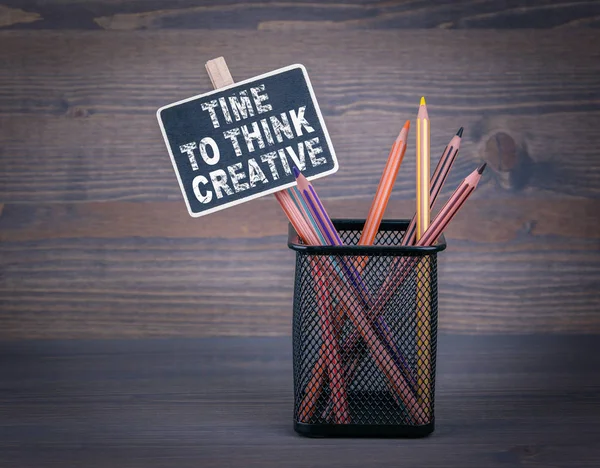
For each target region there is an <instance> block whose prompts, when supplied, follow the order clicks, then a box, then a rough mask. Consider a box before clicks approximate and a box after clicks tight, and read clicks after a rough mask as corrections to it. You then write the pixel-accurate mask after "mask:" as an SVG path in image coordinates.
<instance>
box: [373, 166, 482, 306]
mask: <svg viewBox="0 0 600 468" xmlns="http://www.w3.org/2000/svg"><path fill="white" fill-rule="evenodd" d="M485 167H486V164H482V165H481V166H479V167H478V168H477V169H475V170H474V171H473V172H472V173H471V174H469V175H468V176H467V177H466V178H465V179H464V180H463V181H462V182H461V183H460V185H459V186H458V187H457V189H456V190H455V191H454V193H453V194H452V195H451V196H450V198H449V199H448V201H447V202H446V203H445V204H444V207H443V208H442V209H441V210H440V212H439V213H438V214H437V216H436V217H435V218H434V220H433V222H432V223H431V225H430V226H429V229H427V231H426V232H425V233H424V234H423V237H422V238H421V239H419V240H418V241H417V242H416V245H417V246H418V247H427V246H431V245H434V244H435V243H436V242H437V239H438V237H439V236H440V235H441V233H442V232H443V230H444V229H445V228H446V226H447V225H448V223H449V222H450V221H452V218H453V217H454V216H455V215H456V213H457V212H458V210H459V209H460V208H461V206H462V205H463V204H464V202H465V201H466V199H467V198H468V197H469V196H470V195H471V193H472V192H473V190H475V188H476V187H477V184H478V183H479V180H480V179H481V174H482V173H483V171H484V169H485ZM417 262H418V258H417V257H401V261H400V262H399V264H398V265H397V266H396V268H395V269H394V274H393V275H391V277H389V279H390V280H389V281H386V283H387V287H386V286H384V287H382V288H381V289H380V291H379V294H378V296H377V297H376V298H375V301H374V304H373V308H372V309H371V312H372V313H374V314H378V313H381V312H382V311H383V307H384V306H385V304H386V302H387V301H388V300H389V299H390V297H391V296H392V295H393V293H394V292H395V291H396V290H397V289H398V288H399V287H400V285H401V284H402V281H404V279H405V278H406V276H407V275H408V273H410V270H411V269H410V268H407V267H411V266H414V265H415V264H416V263H417Z"/></svg>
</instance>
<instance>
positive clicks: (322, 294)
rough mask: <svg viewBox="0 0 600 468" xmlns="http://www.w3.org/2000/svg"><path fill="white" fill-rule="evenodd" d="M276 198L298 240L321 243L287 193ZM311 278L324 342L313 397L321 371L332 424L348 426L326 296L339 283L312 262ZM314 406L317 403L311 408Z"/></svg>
mask: <svg viewBox="0 0 600 468" xmlns="http://www.w3.org/2000/svg"><path fill="white" fill-rule="evenodd" d="M275 198H276V199H277V201H278V202H279V204H280V205H281V208H282V209H283V211H284V212H285V214H286V215H287V217H288V219H289V220H290V223H291V224H292V226H294V229H295V230H296V232H297V233H298V235H299V236H300V238H301V239H302V240H303V241H304V242H305V243H307V244H309V245H319V244H320V240H319V238H318V236H317V234H316V232H315V231H314V228H313V227H312V226H311V225H309V224H308V223H307V222H306V220H305V218H304V216H303V215H302V214H301V212H300V210H299V209H298V207H297V206H296V205H295V203H294V202H293V200H292V196H291V195H290V193H289V192H288V191H280V192H276V193H275ZM311 268H312V274H313V276H314V277H315V279H316V281H317V285H318V288H316V291H315V292H316V293H317V297H318V301H319V302H318V305H317V308H318V311H319V315H320V323H321V330H322V333H323V338H324V341H325V343H324V345H326V346H324V347H323V349H322V350H321V352H320V356H323V357H324V360H320V361H321V362H320V366H321V367H322V369H317V371H316V376H317V378H318V379H319V380H320V385H318V386H317V387H315V389H314V393H315V396H316V398H317V399H318V395H319V394H320V392H321V389H322V384H323V378H324V375H323V371H324V370H325V369H327V371H328V377H329V381H330V383H331V401H332V404H333V411H334V416H335V421H336V422H338V423H348V422H350V417H349V413H348V401H347V397H346V387H345V383H344V380H343V371H342V364H341V360H340V356H339V353H340V352H339V343H338V340H337V336H336V335H337V329H336V326H335V325H336V319H335V318H334V317H333V308H332V307H331V301H330V296H329V289H330V288H328V283H329V282H330V281H336V282H337V281H339V280H338V277H337V275H336V276H327V275H325V276H324V275H323V274H322V272H321V271H320V268H319V266H318V265H317V264H316V262H311ZM308 403H310V400H309V401H308V402H307V403H306V404H305V403H304V402H303V407H302V408H304V409H302V411H300V414H301V415H302V414H304V413H306V412H307V411H310V406H306V405H307V404H308ZM314 403H316V399H315V400H314V402H313V404H314Z"/></svg>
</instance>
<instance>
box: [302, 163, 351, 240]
mask: <svg viewBox="0 0 600 468" xmlns="http://www.w3.org/2000/svg"><path fill="white" fill-rule="evenodd" d="M293 171H294V176H295V177H296V183H297V184H298V190H299V191H300V194H301V195H302V198H303V199H304V201H305V202H306V204H307V206H308V208H309V210H310V213H311V214H312V216H313V217H314V219H315V221H316V222H317V225H318V226H319V229H320V230H321V232H322V233H323V236H324V237H325V241H326V242H327V245H343V243H342V239H341V238H340V235H339V234H338V232H337V231H336V230H335V227H334V226H333V223H332V222H331V218H330V217H329V215H328V214H327V211H325V207H324V206H323V204H322V203H321V200H319V197H318V196H317V192H316V191H315V189H314V187H313V186H312V184H311V183H310V182H309V181H308V179H307V178H306V177H304V175H303V174H302V173H301V172H300V170H299V169H298V168H297V167H294V168H293Z"/></svg>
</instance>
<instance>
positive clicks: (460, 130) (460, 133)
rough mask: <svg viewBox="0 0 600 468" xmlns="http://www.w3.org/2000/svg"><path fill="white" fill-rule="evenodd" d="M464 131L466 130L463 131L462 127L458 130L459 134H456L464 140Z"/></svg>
mask: <svg viewBox="0 0 600 468" xmlns="http://www.w3.org/2000/svg"><path fill="white" fill-rule="evenodd" d="M463 130H464V129H463V128H462V127H460V128H459V129H458V132H456V134H457V135H458V136H459V137H461V138H462V134H463Z"/></svg>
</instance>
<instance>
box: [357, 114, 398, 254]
mask: <svg viewBox="0 0 600 468" xmlns="http://www.w3.org/2000/svg"><path fill="white" fill-rule="evenodd" d="M407 135H408V128H407V125H406V124H405V125H404V127H403V128H402V131H401V132H400V135H398V137H397V138H396V141H395V142H394V145H393V146H392V149H391V151H390V154H389V156H388V159H387V162H386V165H385V168H384V170H383V173H382V174H381V179H380V180H379V184H378V185H377V191H376V192H375V196H374V197H373V202H372V204H371V208H370V209H369V214H368V215H367V220H366V222H365V225H364V227H363V231H362V233H361V236H360V240H359V241H358V245H372V244H373V242H374V241H375V237H376V235H377V231H378V230H379V225H380V224H381V220H382V218H383V213H384V212H385V209H386V207H387V204H388V200H389V198H390V194H391V193H392V188H393V186H394V183H395V181H396V177H397V175H398V171H399V169H400V165H401V164H402V159H403V158H404V153H405V152H406V138H407Z"/></svg>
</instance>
